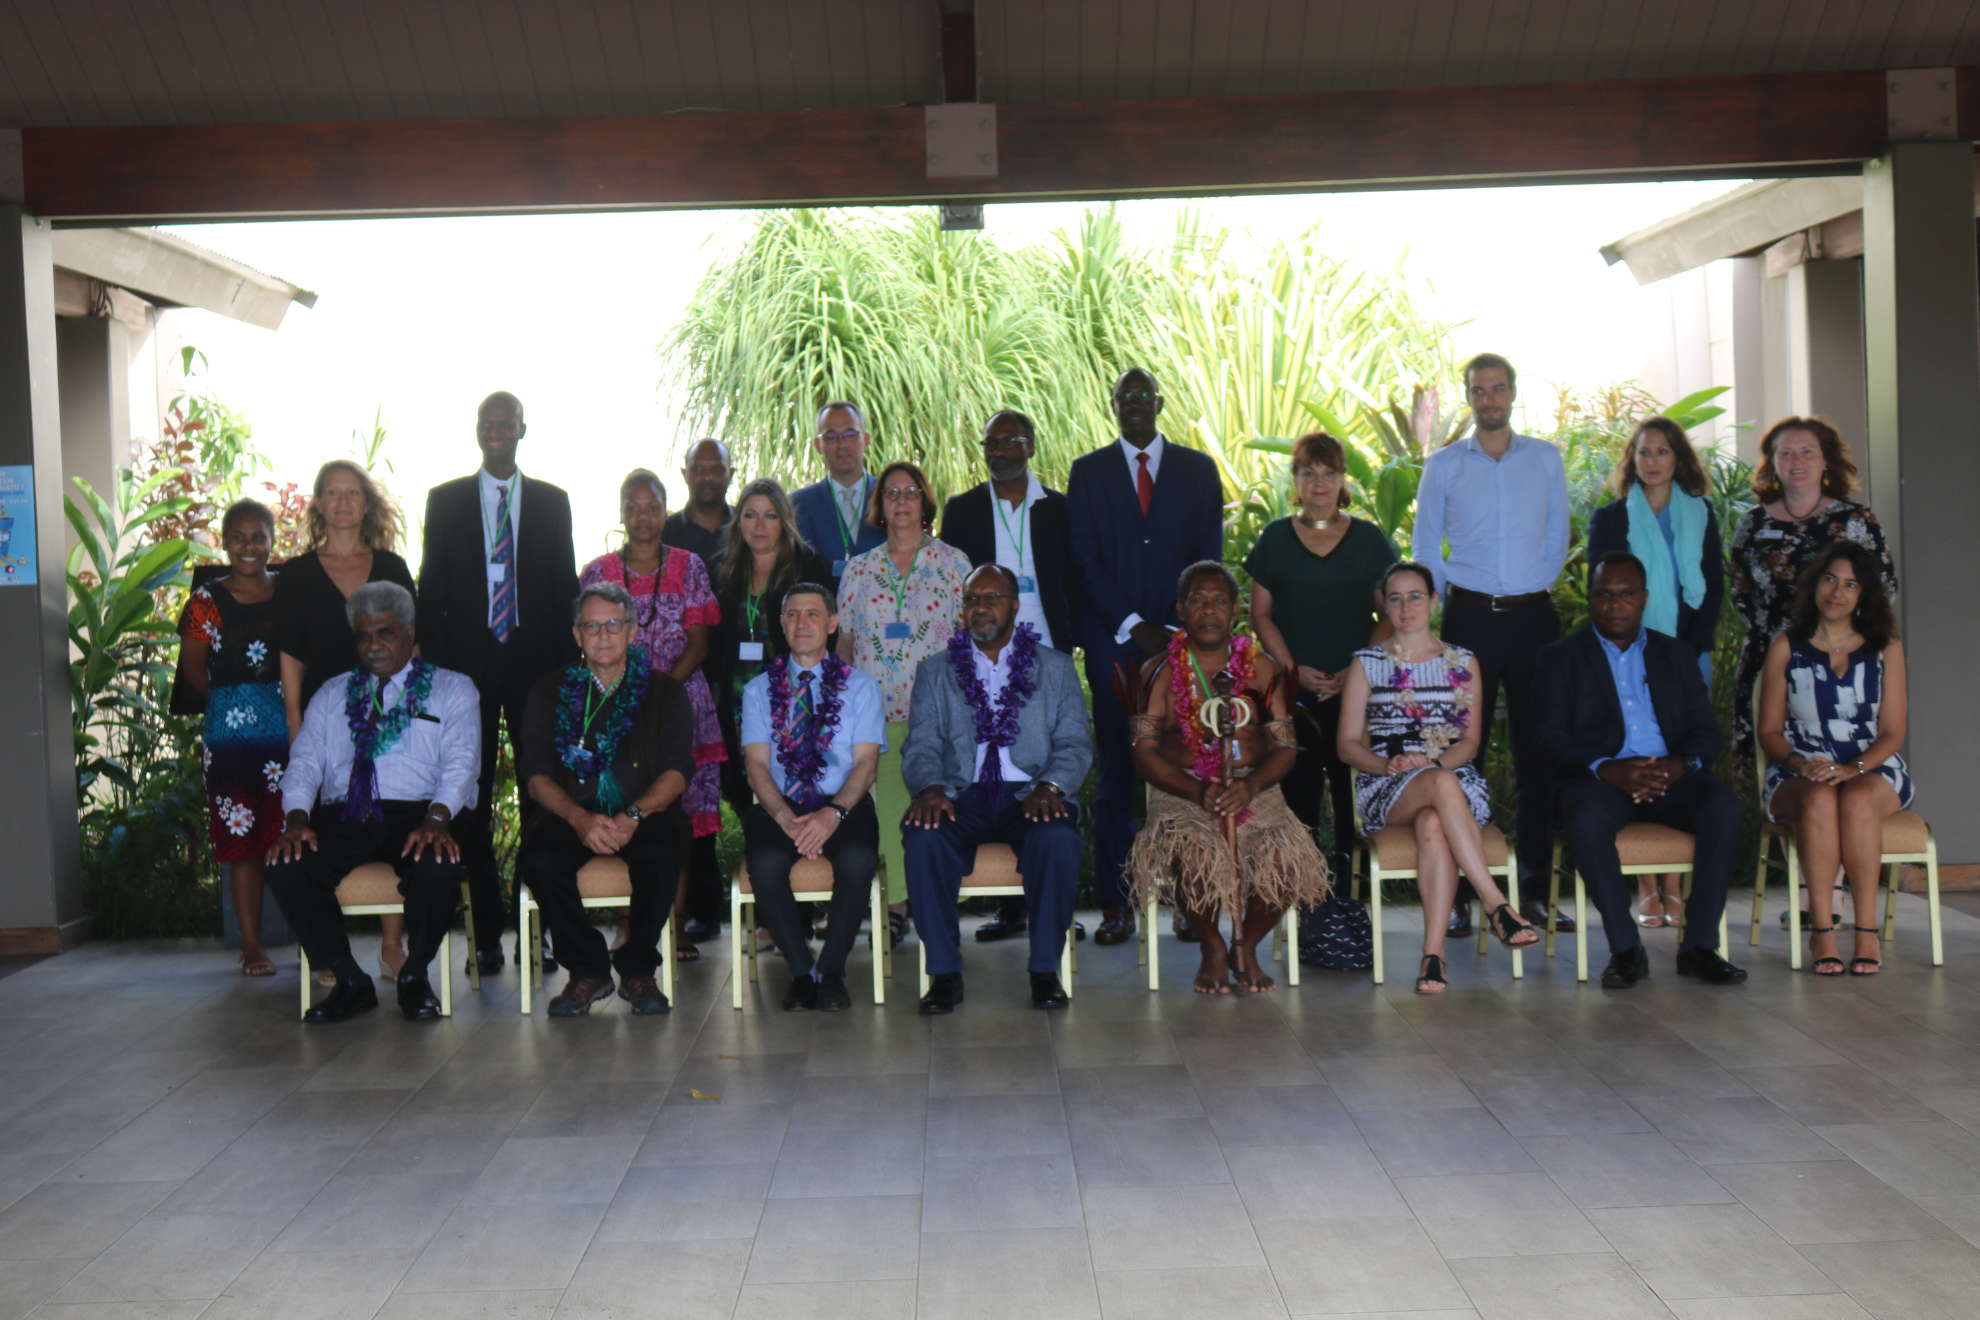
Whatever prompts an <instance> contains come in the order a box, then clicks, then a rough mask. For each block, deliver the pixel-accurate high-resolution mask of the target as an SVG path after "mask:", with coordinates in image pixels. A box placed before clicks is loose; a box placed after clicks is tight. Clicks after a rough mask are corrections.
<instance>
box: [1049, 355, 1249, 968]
mask: <svg viewBox="0 0 1980 1320" xmlns="http://www.w3.org/2000/svg"><path fill="white" fill-rule="evenodd" d="M1113 408H1114V416H1115V418H1116V419H1117V420H1118V422H1119V423H1120V439H1119V440H1117V441H1116V442H1115V443H1113V444H1111V445H1108V446H1107V447H1106V448H1105V449H1096V450H1094V451H1093V452H1092V453H1090V454H1084V455H1081V456H1080V457H1079V458H1077V459H1075V460H1074V461H1073V465H1072V474H1071V476H1070V477H1069V478H1068V479H1067V481H1066V512H1067V515H1068V522H1069V527H1070V532H1071V541H1072V552H1073V572H1074V575H1075V584H1076V592H1075V595H1076V598H1077V600H1078V605H1077V607H1076V609H1077V613H1076V615H1075V617H1074V620H1073V637H1072V639H1071V640H1072V642H1076V643H1078V644H1079V645H1080V646H1081V647H1082V648H1084V650H1085V652H1086V677H1087V682H1088V684H1089V685H1090V686H1091V687H1092V689H1093V734H1094V740H1095V742H1096V743H1097V744H1098V760H1099V763H1100V783H1099V788H1098V792H1097V793H1096V794H1095V797H1094V803H1093V872H1094V879H1095V881H1096V883H1097V884H1098V886H1099V889H1100V906H1101V909H1102V912H1101V915H1102V921H1101V923H1100V929H1099V930H1097V931H1095V932H1094V934H1093V942H1094V943H1095V944H1119V943H1122V942H1123V941H1125V940H1127V939H1129V938H1131V937H1132V936H1133V934H1134V913H1133V911H1132V910H1130V909H1129V907H1128V906H1127V881H1126V867H1127V855H1128V849H1129V848H1130V847H1132V846H1133V844H1134V793H1135V788H1136V784H1137V782H1138V781H1137V780H1136V778H1135V773H1134V759H1133V756H1132V753H1131V749H1130V747H1129V744H1128V711H1127V710H1126V709H1125V708H1124V707H1123V706H1122V705H1121V703H1120V701H1119V699H1118V698H1116V697H1115V695H1114V685H1113V679H1114V666H1115V665H1116V664H1117V663H1119V664H1121V665H1124V666H1126V667H1127V669H1128V671H1129V672H1130V673H1132V672H1133V671H1134V670H1135V669H1136V668H1138V667H1139V666H1140V664H1141V662H1142V661H1143V660H1144V659H1146V658H1147V657H1149V656H1152V655H1154V654H1156V653H1157V652H1158V651H1160V650H1161V649H1162V648H1163V647H1165V646H1167V645H1168V641H1169V626H1170V625H1171V624H1173V623H1174V622H1175V621H1176V599H1175V597H1176V578H1177V576H1178V575H1179V574H1180V573H1181V572H1182V571H1183V569H1185V568H1187V567H1189V566H1190V565H1191V564H1194V563H1197V562H1199V561H1201V560H1206V559H1208V560H1212V561H1215V562H1218V563H1222V562H1223V558H1224V488H1223V482H1222V479H1221V478H1220V477H1219V476H1218V473H1217V464H1216V463H1215V462H1214V461H1213V460H1212V459H1211V458H1210V457H1209V456H1208V455H1205V454H1200V453H1198V452H1197V451H1196V450H1193V449H1185V448H1184V447H1183V446H1181V445H1177V444H1172V443H1170V442H1169V441H1168V440H1167V439H1165V438H1164V437H1163V436H1162V435H1161V434H1160V433H1159V432H1157V431H1156V429H1155V419H1156V418H1157V417H1159V416H1160V415H1161V412H1162V396H1161V394H1160V393H1159V392H1158V391H1157V390H1156V387H1155V378H1154V377H1153V376H1152V375H1150V374H1149V373H1148V372H1146V371H1144V370H1142V369H1141V368H1140V367H1131V368H1129V369H1128V370H1126V371H1124V372H1122V373H1121V376H1120V379H1119V380H1117V381H1115V382H1114V396H1113ZM1060 641H1061V643H1062V644H1070V643H1067V642H1066V639H1063V638H1061V639H1060Z"/></svg>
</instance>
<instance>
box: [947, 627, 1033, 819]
mask: <svg viewBox="0 0 1980 1320" xmlns="http://www.w3.org/2000/svg"><path fill="white" fill-rule="evenodd" d="M1037 660H1038V633H1037V631H1036V630H1035V629H1033V628H1032V626H1031V625H1030V624H1028V623H1020V624H1019V625H1018V626H1017V631H1016V632H1015V633H1014V634H1012V636H1011V669H1010V673H1009V674H1008V675H1007V676H1006V677H1005V679H1004V690H1003V692H1002V693H1000V694H999V695H998V697H997V708H996V709H995V710H992V709H991V708H990V694H989V693H988V692H987V691H985V690H984V687H983V680H982V679H980V678H978V677H977V676H976V645H975V643H974V642H972V641H971V640H970V637H969V631H968V630H967V629H959V630H958V631H957V632H956V634H955V636H953V637H951V638H949V668H950V670H951V671H952V672H953V673H954V674H955V676H956V686H957V687H959V688H961V689H962V694H963V699H964V700H966V701H968V702H969V708H970V710H971V711H973V712H974V713H975V715H976V741H977V742H978V744H983V743H988V744H989V745H990V748H991V754H990V755H988V756H985V757H984V758H983V769H982V770H981V771H979V772H978V774H977V776H976V787H977V791H978V792H980V793H982V794H983V800H984V803H985V805H986V806H988V807H989V808H990V809H991V810H993V811H994V810H995V809H996V808H997V806H998V804H999V803H1001V802H1002V801H1003V797H1004V775H1003V768H1002V762H1001V758H999V757H998V756H997V755H996V754H995V753H996V750H997V749H999V748H1006V747H1010V746H1011V745H1013V744H1014V743H1016V742H1017V735H1018V709H1019V708H1020V707H1021V706H1023V705H1024V703H1025V702H1027V701H1029V700H1030V699H1031V694H1032V693H1033V692H1034V691H1036V690H1037V689H1036V685H1035V684H1034V683H1033V682H1032V669H1033V667H1034V665H1035V664H1036V662H1037Z"/></svg>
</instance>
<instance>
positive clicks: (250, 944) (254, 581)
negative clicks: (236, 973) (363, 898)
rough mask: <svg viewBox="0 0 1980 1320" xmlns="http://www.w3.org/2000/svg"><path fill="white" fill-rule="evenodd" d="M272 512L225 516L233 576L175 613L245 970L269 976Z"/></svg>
mask: <svg viewBox="0 0 1980 1320" xmlns="http://www.w3.org/2000/svg"><path fill="white" fill-rule="evenodd" d="M274 543H275V515H274V514H273V513H271V512H270V511H269V509H268V507H267V506H266V505H263V504H259V503H256V502H255V501H254V500H241V501H239V502H238V503H236V504H233V505H231V506H229V508H228V509H227V512H226V513H225V514H223V515H222V516H221V519H220V545H221V548H222V549H223V550H225V551H226V552H227V568H228V572H227V575H226V576H225V577H218V578H213V579H211V580H210V581H208V582H207V583H206V584H205V585H204V586H200V587H196V588H194V589H193V593H192V598H191V599H190V600H188V601H187V602H186V608H185V612H184V613H183V614H182V615H180V616H179V676H180V677H181V678H182V679H184V680H185V682H186V683H187V684H188V685H190V686H191V688H192V689H193V690H194V691H195V692H198V693H199V694H200V695H201V696H203V697H204V698H205V701H206V723H205V728H204V730H203V734H202V736H203V739H204V741H205V744H206V805H207V818H208V821H209V825H210V828H211V830H212V834H213V860H215V861H216V862H225V863H227V864H228V866H229V867H230V868H231V876H232V882H233V891H234V913H235V915H236V916H237V917H238V918H239V919H240V925H241V975H243V976H273V975H274V974H275V964H274V963H272V962H270V961H269V960H268V956H267V955H266V954H265V953H263V952H262V949H261V882H262V858H263V857H265V856H266V855H267V853H268V849H269V848H270V847H271V846H272V845H273V844H274V842H275V836H276V835H278V834H280V833H281V832H282V771H283V769H284V768H285V767H286V766H287V765H288V763H289V726H288V721H287V720H286V719H285V718H284V716H283V712H282V662H281V653H280V652H279V651H278V650H277V649H276V642H277V638H276V620H277V618H278V615H277V612H276V608H275V576H274V574H272V573H271V572H269V570H268V556H269V552H270V549H271V547H272V546H273V545H274Z"/></svg>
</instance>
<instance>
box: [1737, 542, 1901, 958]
mask: <svg viewBox="0 0 1980 1320" xmlns="http://www.w3.org/2000/svg"><path fill="white" fill-rule="evenodd" d="M1905 706H1906V692H1905V673H1904V644H1903V643H1902V642H1900V641H1899V640H1898V636H1897V624H1896V619H1895V616H1894V615H1893V613H1892V610H1891V600H1890V596H1889V594H1888V593H1887V592H1886V591H1885V588H1884V577H1883V565H1882V564H1881V563H1880V562H1879V560H1878V559H1877V557H1876V556H1875V555H1873V554H1872V553H1871V552H1870V551H1868V550H1866V549H1864V548H1863V547H1862V546H1860V545H1858V544H1857V543H1856V542H1854V541H1833V542H1831V543H1830V544H1829V545H1828V547H1827V548H1826V549H1824V550H1822V551H1821V552H1820V553H1818V554H1817V555H1816V556H1815V557H1814V558H1813V559H1811V560H1810V561H1809V563H1808V567H1807V569H1805V570H1804V571H1803V572H1802V575H1801V581H1800V583H1799V584H1798V585H1797V586H1796V589H1795V595H1794V604H1793V606H1792V607H1791V609H1790V612H1789V614H1788V625H1787V629H1786V630H1785V631H1784V632H1782V633H1780V634H1779V635H1778V636H1776V637H1775V638H1774V640H1773V641H1772V642H1771V643H1769V644H1768V647H1767V658H1766V661H1765V663H1764V665H1763V666H1762V668H1761V671H1760V729H1759V732H1760V748H1761V750H1762V751H1764V752H1765V753H1766V754H1767V758H1768V760H1769V761H1770V762H1771V764H1770V765H1769V766H1768V767H1767V784H1766V801H1767V815H1768V818H1769V819H1772V820H1777V821H1781V822H1783V823H1786V824H1790V825H1792V826H1793V827H1794V841H1795V847H1796V848H1797V849H1798V850H1799V852H1800V854H1801V869H1802V874H1804V875H1806V876H1809V877H1811V879H1812V878H1815V877H1821V876H1831V875H1834V874H1835V873H1836V867H1837V865H1838V864H1840V865H1841V867H1842V870H1843V874H1844V875H1845V876H1846V877H1847V879H1848V881H1849V892H1850V907H1851V909H1852V910H1853V911H1854V913H1855V916H1856V928H1855V930H1854V931H1853V932H1852V933H1853V934H1854V935H1855V937H1856V938H1855V948H1854V949H1853V951H1852V953H1853V956H1852V957H1851V958H1850V960H1849V962H1848V963H1847V964H1845V963H1844V962H1843V960H1842V958H1841V957H1840V956H1839V955H1838V954H1837V952H1836V924H1835V914H1834V912H1833V911H1832V908H1833V901H1834V892H1833V891H1832V890H1831V889H1830V887H1829V885H1828V884H1827V883H1826V882H1823V883H1811V884H1810V885H1809V886H1808V917H1809V922H1808V944H1809V952H1810V954H1811V955H1812V956H1813V959H1814V961H1813V964H1812V966H1811V967H1810V970H1811V971H1813V972H1814V973H1815V975H1817V976H1841V975H1842V974H1843V972H1844V970H1845V967H1847V970H1848V972H1849V974H1850V975H1851V976H1875V975H1876V974H1877V973H1878V971H1879V970H1880V969H1881V963H1880V960H1879V958H1878V955H1879V953H1880V952H1881V950H1880V948H1879V947H1878V926H1877V879H1878V871H1879V869H1880V868H1879V859H1880V858H1881V856H1882V853H1883V837H1884V821H1885V819H1886V818H1887V817H1889V816H1892V815H1895V814H1896V813H1897V812H1899V811H1902V810H1904V809H1905V808H1906V807H1908V806H1910V805H1911V798H1912V784H1911V773H1910V771H1908V770H1906V769H1905V765H1904V758H1903V757H1901V756H1899V755H1898V748H1899V747H1900V746H1902V745H1903V744H1904V728H1905V713H1906V712H1905ZM1866 919H1867V924H1866Z"/></svg>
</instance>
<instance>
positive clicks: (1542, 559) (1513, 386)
mask: <svg viewBox="0 0 1980 1320" xmlns="http://www.w3.org/2000/svg"><path fill="white" fill-rule="evenodd" d="M1464 388H1465V397H1466V399H1467V401H1468V402H1469V403H1470V405H1471V415H1472V420H1473V424H1474V425H1473V430H1472V433H1471V434H1470V435H1468V436H1466V437H1464V438H1463V439H1462V440H1458V441H1456V442H1454V443H1452V444H1450V445H1447V446H1445V447H1444V448H1443V449H1440V450H1438V451H1437V452H1436V453H1434V454H1432V455H1430V457H1429V458H1428V459H1426V460H1425V461H1424V464H1423V479H1422V481H1421V482H1420V483H1419V484H1418V486H1417V493H1416V532H1415V537H1414V540H1413V545H1414V547H1415V554H1416V558H1418V559H1420V560H1422V561H1423V562H1424V563H1426V564H1428V565H1429V566H1430V571H1431V572H1432V573H1434V574H1436V576H1437V583H1436V586H1437V591H1438V593H1439V594H1440V595H1441V596H1442V597H1443V598H1444V626H1443V636H1444V640H1445V641H1447V642H1451V643H1454V644H1455V645H1458V646H1462V647H1464V648H1465V649H1466V650H1468V651H1470V652H1471V653H1472V654H1473V655H1476V656H1477V657H1478V664H1479V668H1480V670H1481V671H1482V673H1481V685H1480V703H1479V710H1480V718H1482V719H1484V720H1486V721H1488V722H1489V721H1490V720H1491V718H1492V715H1493V712H1494V710H1495V708H1496V702H1497V700H1498V694H1499V692H1500V691H1501V690H1503V691H1504V692H1505V694H1506V723H1507V727H1508V728H1509V729H1510V731H1511V733H1512V752H1513V781H1514V790H1515V796H1516V798H1517V806H1518V815H1517V818H1516V823H1515V833H1516V838H1515V840H1514V843H1515V846H1516V847H1517V849H1518V852H1519V883H1520V892H1521V893H1522V894H1524V895H1526V898H1525V900H1524V901H1523V902H1522V903H1521V905H1520V911H1521V915H1522V916H1524V917H1525V918H1526V919H1527V920H1528V921H1531V922H1533V923H1535V924H1536V925H1537V924H1540V923H1541V922H1544V921H1545V920H1546V919H1547V908H1546V901H1545V895H1546V892H1547V869H1548V866H1549V864H1550V861H1551V858H1552V854H1553V811H1552V804H1551V797H1552V786H1551V783H1550V780H1549V774H1548V769H1547V758H1546V755H1545V753H1544V751H1543V750H1542V749H1541V747H1540V746H1539V730H1540V724H1541V721H1540V700H1541V698H1540V693H1539V691H1538V687H1537V684H1536V682H1535V675H1536V673H1537V665H1538V657H1539V654H1540V649H1541V648H1542V647H1544V646H1546V645H1547V644H1548V643H1549V642H1552V641H1553V640H1554V639H1555V638H1557V637H1559V636H1560V633H1561V621H1560V616H1559V615H1558V614H1556V613H1555V612H1554V600H1553V595H1552V592H1553V587H1554V581H1555V579H1556V578H1558V577H1560V575H1561V566H1562V565H1563V564H1565V563H1566V562H1567V552H1568V498H1567V475H1566V471H1565V469H1564V468H1563V466H1562V464H1561V453H1560V450H1558V449H1556V448H1554V446H1552V445H1551V444H1548V443H1547V442H1546V441H1545V440H1536V439H1534V438H1533V437H1532V436H1529V435H1517V434H1515V433H1514V431H1513V429H1512V405H1513V400H1514V399H1516V398H1518V397H1519V387H1518V375H1517V373H1516V372H1515V371H1514V370H1513V365H1512V363H1511V362H1509V361H1507V360H1506V359H1505V358H1503V357H1500V356H1499V355H1498V354H1497V353H1480V354H1479V355H1478V356H1477V357H1475V358H1473V359H1471V361H1469V362H1467V363H1465V366H1464ZM1447 544H1448V546H1449V551H1448V553H1446V550H1445V546H1446V545H1447ZM1470 899H1471V886H1470V885H1469V884H1468V883H1465V882H1462V881H1460V882H1459V887H1458V901H1457V905H1456V906H1455V907H1454V908H1453V909H1452V910H1451V927H1450V929H1451V933H1452V934H1454V935H1462V934H1468V933H1470V930H1471V902H1470ZM1559 928H1560V929H1561V930H1564V931H1571V930H1573V929H1574V922H1573V921H1572V920H1570V919H1568V918H1567V917H1565V916H1563V917H1561V918H1559Z"/></svg>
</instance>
